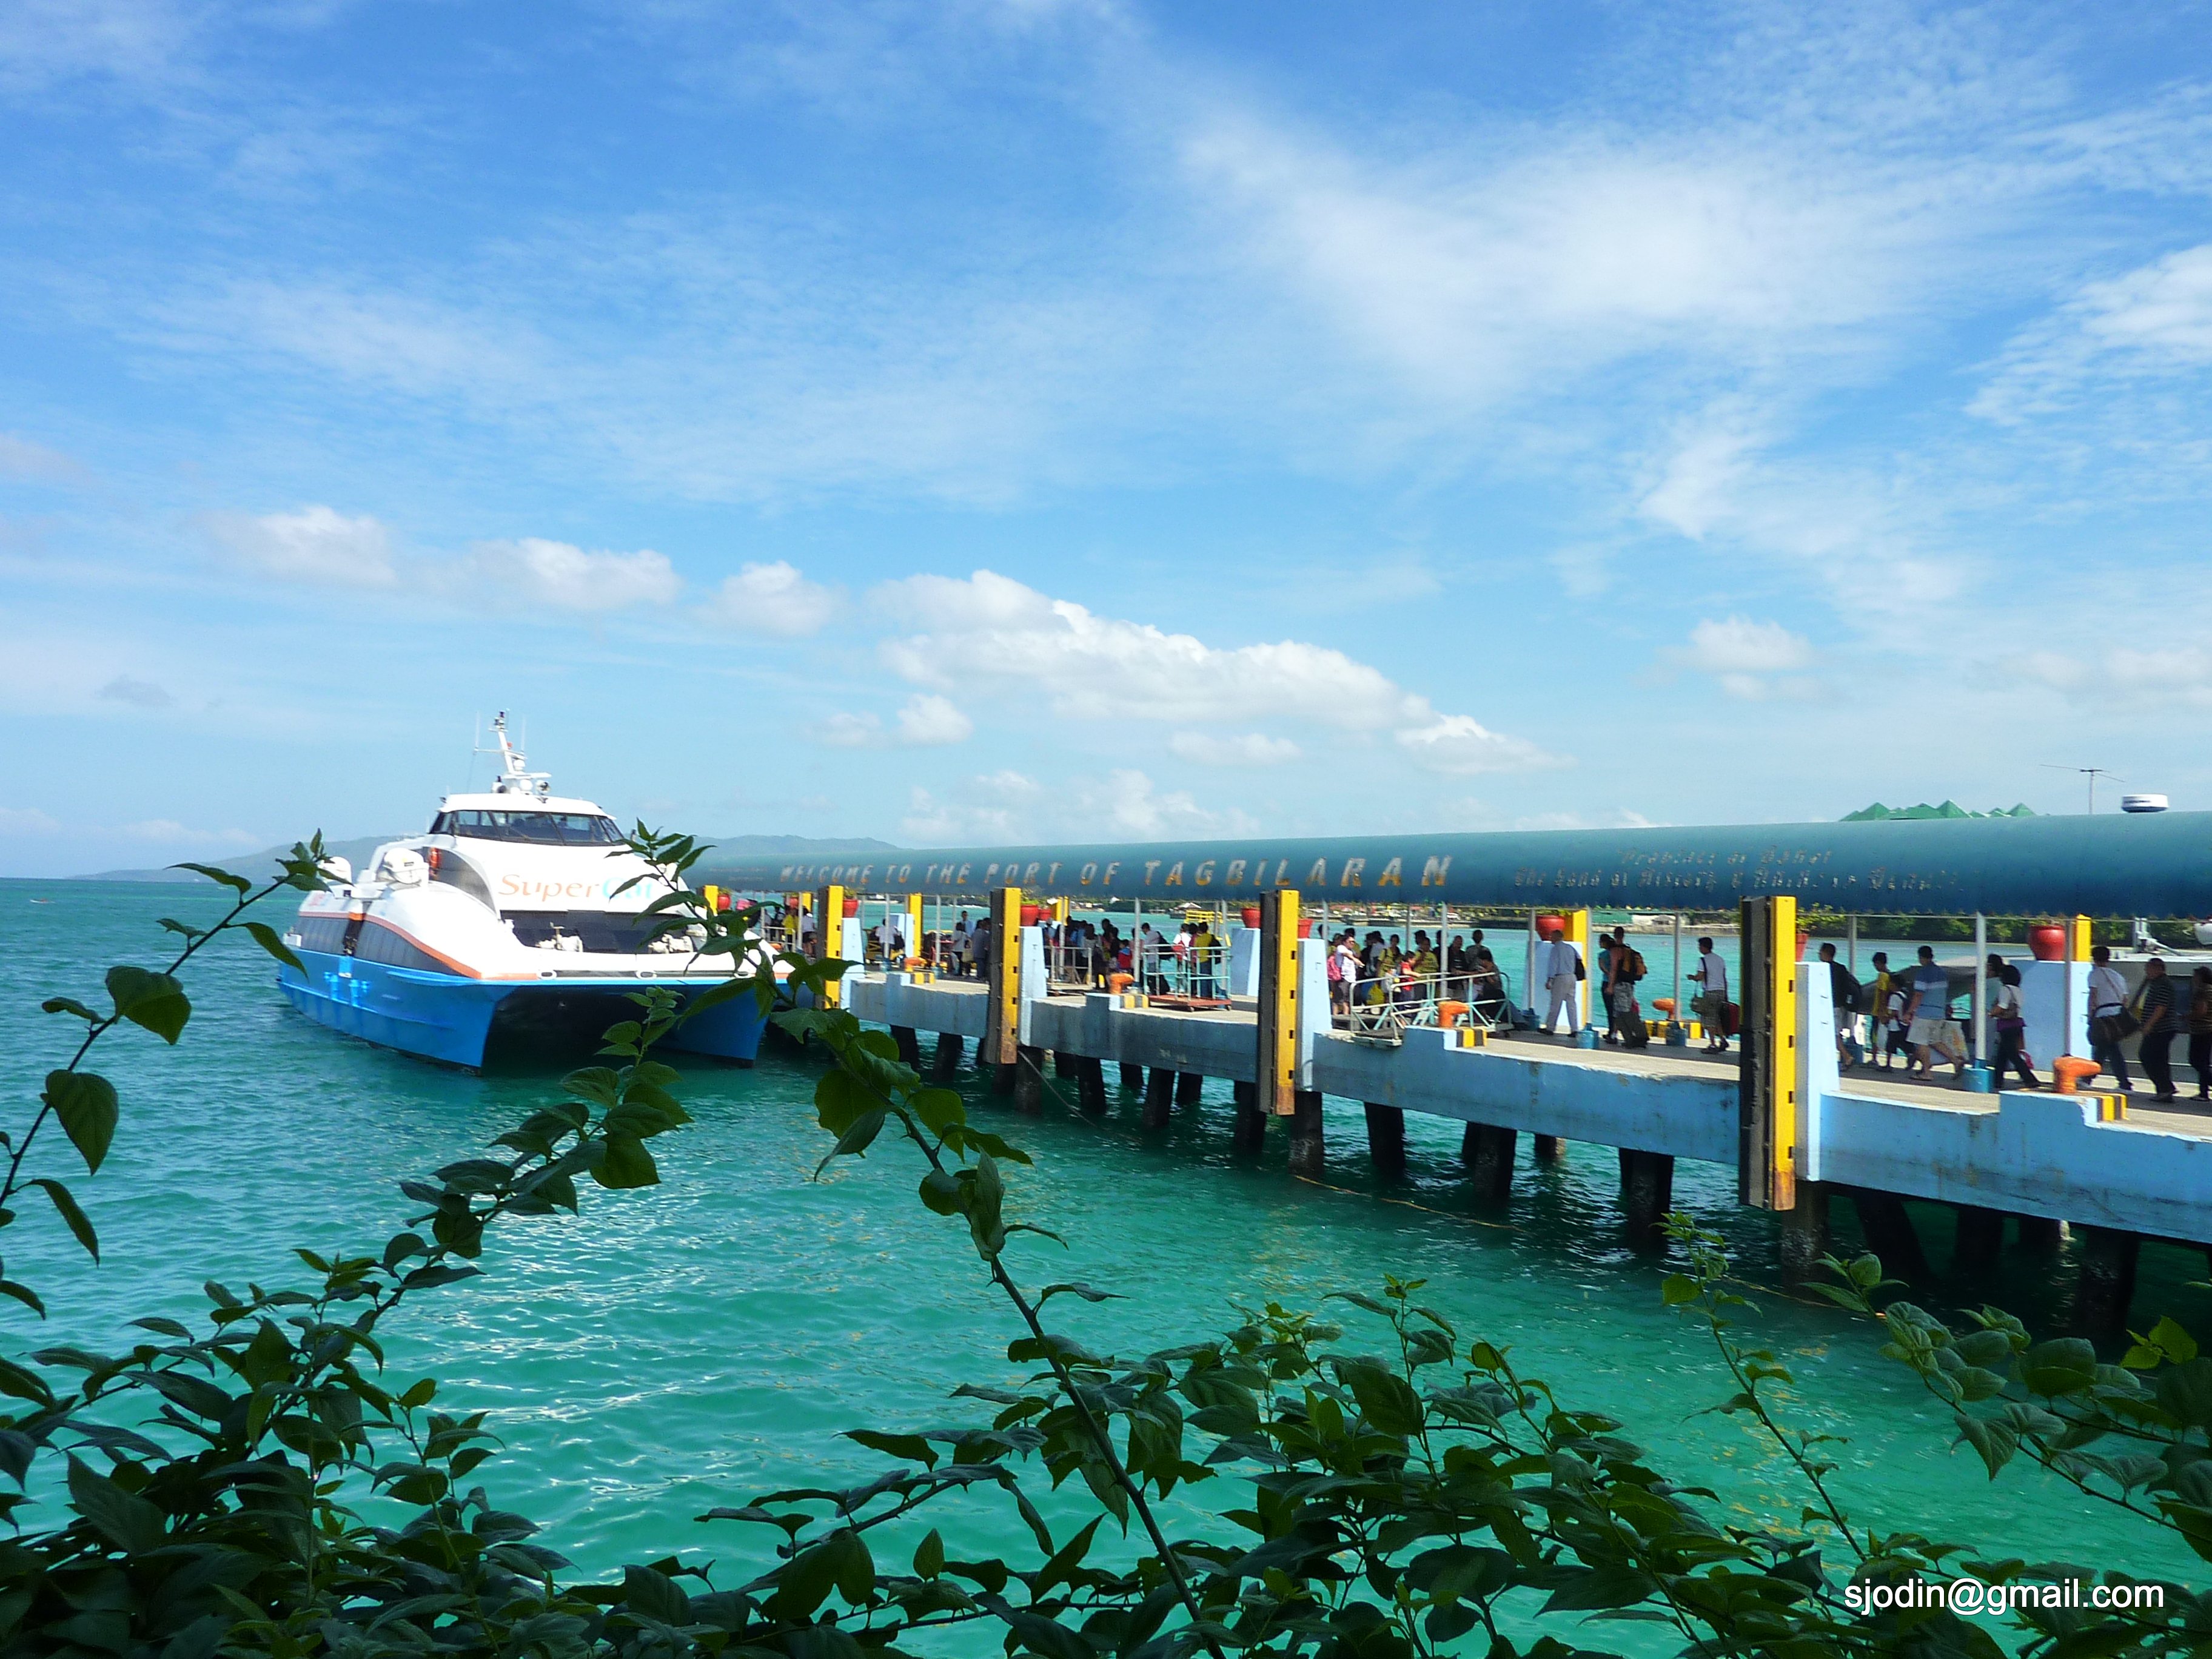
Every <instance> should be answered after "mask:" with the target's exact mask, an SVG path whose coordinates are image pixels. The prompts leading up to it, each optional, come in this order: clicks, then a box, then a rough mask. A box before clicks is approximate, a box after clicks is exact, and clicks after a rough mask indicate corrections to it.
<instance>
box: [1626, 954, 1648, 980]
mask: <svg viewBox="0 0 2212 1659" xmlns="http://www.w3.org/2000/svg"><path fill="white" fill-rule="evenodd" d="M1647 971H1648V970H1647V969H1645V968H1644V952H1643V951H1635V950H1632V951H1629V953H1628V975H1627V977H1628V981H1629V982H1630V983H1631V984H1634V983H1635V982H1636V981H1638V980H1640V979H1642V978H1643V977H1644V974H1645V973H1646V972H1647Z"/></svg>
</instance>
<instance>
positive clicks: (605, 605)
mask: <svg viewBox="0 0 2212 1659" xmlns="http://www.w3.org/2000/svg"><path fill="white" fill-rule="evenodd" d="M465 571H466V574H468V575H469V576H471V578H472V579H473V580H476V581H477V582H478V583H479V584H482V585H484V586H489V587H490V588H491V589H492V590H493V592H494V593H495V595H496V596H498V597H501V598H505V599H520V600H521V601H523V602H524V603H525V604H526V605H550V606H552V607H553V608H555V609H556V610H561V611H587V612H592V613H599V612H604V611H623V610H628V609H629V608H630V607H631V606H633V605H667V604H670V603H671V602H672V601H673V600H674V599H675V598H676V596H677V594H678V592H680V591H681V590H682V588H683V586H684V583H683V580H682V579H681V578H680V577H678V575H677V574H676V572H675V570H674V568H672V567H671V565H670V564H669V562H668V561H667V559H666V558H665V556H662V555H660V554H659V553H655V552H654V551H653V550H651V549H650V548H645V549H641V550H639V551H637V552H635V553H608V552H586V551H585V550H583V549H582V548H580V547H577V546H574V545H573V544H570V543H568V542H554V541H546V540H544V539H543V538H540V537H536V536H526V537H524V538H521V539H520V540H518V541H495V542H478V543H477V544H476V545H475V546H474V547H473V548H471V550H470V553H469V558H468V560H467V562H466V565H465Z"/></svg>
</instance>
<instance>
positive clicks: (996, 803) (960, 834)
mask: <svg viewBox="0 0 2212 1659" xmlns="http://www.w3.org/2000/svg"><path fill="white" fill-rule="evenodd" d="M1042 793H1043V791H1042V787H1040V786H1039V785H1038V783H1037V781H1036V779H1034V778H1032V777H1030V776H1028V775H1026V774H1024V773H1021V772H1017V771H1014V770H1013V769H1012V768H1007V769H1003V770H1000V771H997V772H990V773H985V774H981V775H977V776H975V777H971V778H968V779H965V780H963V781H962V782H960V783H958V784H957V785H955V786H954V787H953V793H952V796H951V799H939V798H938V797H937V796H935V795H933V794H932V793H930V792H929V791H928V790H927V789H924V788H921V787H916V788H915V791H914V793H913V794H912V795H911V797H909V799H908V811H907V816H906V818H905V821H904V822H903V823H902V825H901V826H900V828H901V829H902V833H903V834H904V835H905V836H907V837H908V839H909V840H912V841H916V842H921V843H922V844H923V845H925V846H929V845H937V846H951V845H957V844H960V843H963V842H986V841H1011V842H1024V841H1031V840H1034V839H1035V838H1036V835H1037V830H1036V826H1035V824H1034V823H1032V822H1031V821H1030V817H1029V813H1030V809H1031V804H1032V803H1034V802H1035V801H1036V799H1038V798H1039V797H1040V796H1041V795H1042Z"/></svg>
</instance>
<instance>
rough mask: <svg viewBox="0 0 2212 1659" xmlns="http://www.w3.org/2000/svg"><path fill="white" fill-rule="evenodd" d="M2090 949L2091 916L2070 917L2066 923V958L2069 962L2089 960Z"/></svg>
mask: <svg viewBox="0 0 2212 1659" xmlns="http://www.w3.org/2000/svg"><path fill="white" fill-rule="evenodd" d="M2089 949H2090V945H2089V918H2088V917H2087V916H2073V917H2069V919H2068V921H2067V924H2066V959H2067V960H2068V961H2069V962H2087V961H2088V959H2089Z"/></svg>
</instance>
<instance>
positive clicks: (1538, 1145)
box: [1528, 1135, 1563, 1164]
mask: <svg viewBox="0 0 2212 1659" xmlns="http://www.w3.org/2000/svg"><path fill="white" fill-rule="evenodd" d="M1561 1146H1562V1143H1561V1141H1560V1139H1559V1136H1557V1135H1530V1136H1529V1137H1528V1152H1529V1156H1531V1157H1532V1158H1534V1159H1535V1160H1536V1162H1537V1163H1539V1164H1557V1163H1558V1162H1559V1159H1560V1158H1561V1157H1562V1156H1563V1154H1562V1152H1561Z"/></svg>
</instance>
